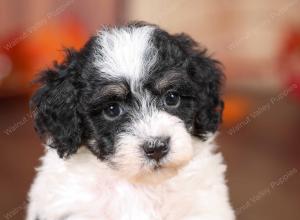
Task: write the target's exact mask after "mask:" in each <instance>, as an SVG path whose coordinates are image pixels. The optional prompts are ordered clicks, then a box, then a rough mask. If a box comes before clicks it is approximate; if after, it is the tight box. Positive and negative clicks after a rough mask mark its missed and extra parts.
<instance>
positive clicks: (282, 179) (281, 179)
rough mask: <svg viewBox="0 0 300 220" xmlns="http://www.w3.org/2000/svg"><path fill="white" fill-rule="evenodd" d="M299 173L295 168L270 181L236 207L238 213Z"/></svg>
mask: <svg viewBox="0 0 300 220" xmlns="http://www.w3.org/2000/svg"><path fill="white" fill-rule="evenodd" d="M297 173H298V170H297V169H296V168H293V169H291V170H288V171H287V172H286V173H285V174H284V175H282V176H281V177H279V178H278V179H275V180H273V181H271V182H270V183H269V185H267V186H266V187H265V188H263V189H262V190H260V191H258V192H257V193H256V194H255V195H253V196H252V197H251V198H249V199H248V200H247V201H246V202H245V203H244V204H243V205H241V206H240V207H238V208H237V209H235V213H236V215H237V216H238V215H240V214H241V213H242V212H244V211H246V210H247V209H249V208H251V207H252V206H253V205H254V204H255V203H257V202H258V201H260V200H262V199H264V198H266V197H267V196H270V195H271V193H272V192H273V191H274V190H276V189H277V188H279V187H280V186H282V185H283V184H285V183H286V182H288V181H289V180H290V178H292V177H293V176H294V175H295V174H297Z"/></svg>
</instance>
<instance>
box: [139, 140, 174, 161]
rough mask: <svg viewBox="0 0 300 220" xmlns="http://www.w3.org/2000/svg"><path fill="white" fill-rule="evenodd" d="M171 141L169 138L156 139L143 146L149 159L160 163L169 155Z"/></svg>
mask: <svg viewBox="0 0 300 220" xmlns="http://www.w3.org/2000/svg"><path fill="white" fill-rule="evenodd" d="M169 141H170V138H169V137H155V138H153V139H151V140H149V141H146V142H145V143H144V145H143V149H144V151H145V153H146V155H147V157H148V158H150V159H154V160H156V161H159V160H160V159H161V158H163V157H164V156H166V155H167V154H168V152H169Z"/></svg>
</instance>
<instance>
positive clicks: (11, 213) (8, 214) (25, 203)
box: [3, 201, 28, 220]
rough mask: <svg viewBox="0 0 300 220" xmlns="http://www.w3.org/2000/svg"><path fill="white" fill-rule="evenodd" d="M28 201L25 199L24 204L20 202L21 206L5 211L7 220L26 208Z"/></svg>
mask: <svg viewBox="0 0 300 220" xmlns="http://www.w3.org/2000/svg"><path fill="white" fill-rule="evenodd" d="M27 204H28V201H24V202H23V203H22V204H20V205H19V206H17V207H15V208H13V209H12V210H10V211H9V212H7V213H5V214H4V215H3V217H4V218H5V219H6V220H9V219H11V218H13V217H14V216H16V215H17V214H19V213H20V212H21V211H23V210H25V209H26V207H27Z"/></svg>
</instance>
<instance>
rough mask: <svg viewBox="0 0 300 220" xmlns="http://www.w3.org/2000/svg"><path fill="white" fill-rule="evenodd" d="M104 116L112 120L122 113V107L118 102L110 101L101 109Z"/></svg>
mask: <svg viewBox="0 0 300 220" xmlns="http://www.w3.org/2000/svg"><path fill="white" fill-rule="evenodd" d="M103 114H104V117H106V118H107V119H109V120H114V119H116V118H118V117H119V116H120V115H121V114H122V108H121V107H120V105H119V104H118V103H111V104H109V105H108V106H107V107H106V108H104V109H103Z"/></svg>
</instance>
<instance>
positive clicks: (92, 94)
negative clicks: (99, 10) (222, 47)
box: [32, 24, 222, 181]
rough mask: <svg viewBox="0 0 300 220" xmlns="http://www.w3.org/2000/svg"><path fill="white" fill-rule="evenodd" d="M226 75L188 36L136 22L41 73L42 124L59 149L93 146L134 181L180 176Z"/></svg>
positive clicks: (38, 103)
mask: <svg viewBox="0 0 300 220" xmlns="http://www.w3.org/2000/svg"><path fill="white" fill-rule="evenodd" d="M221 77H222V73H221V71H220V69H219V68H218V64H217V62H216V61H214V60H212V59H210V58H209V57H207V56H206V55H205V51H203V50H202V51H201V50H200V49H199V48H198V47H197V44H196V43H195V42H194V41H193V40H192V39H191V38H189V37H188V36H186V35H183V34H181V35H169V34H168V33H167V32H165V31H163V30H161V29H159V28H158V27H156V26H152V25H145V24H132V25H128V26H125V27H121V28H114V29H107V30H104V31H102V32H99V33H98V34H97V35H96V36H94V37H93V38H91V39H90V41H89V42H88V43H87V44H86V45H85V47H84V48H83V49H82V50H81V51H79V52H74V51H73V52H70V53H69V54H68V57H67V59H66V61H65V62H64V63H62V64H60V65H57V66H56V67H55V68H54V69H52V70H47V71H45V72H44V73H43V74H42V77H41V82H42V83H44V85H43V87H41V89H40V90H39V91H38V92H37V93H36V94H35V96H34V97H33V99H32V105H33V107H37V110H38V111H37V115H36V128H37V131H38V132H39V134H41V135H45V136H46V137H48V138H51V140H52V143H51V147H53V148H56V149H57V151H58V153H59V155H60V156H61V157H63V156H69V155H71V154H74V153H76V152H77V149H78V148H79V147H80V146H82V147H87V148H88V149H89V150H90V151H91V152H92V153H93V154H94V155H95V156H97V157H98V158H99V159H100V160H101V161H102V162H103V163H106V164H107V165H108V167H110V169H113V170H115V171H116V172H118V173H119V174H120V175H122V176H124V177H125V178H128V179H131V180H134V181H153V180H154V181H159V180H161V179H164V178H166V177H169V176H172V175H174V174H176V171H177V170H178V169H179V168H180V167H182V166H184V165H185V164H186V163H188V161H190V160H191V159H192V157H193V155H194V151H195V149H194V146H193V145H192V141H191V140H192V137H193V136H195V137H197V138H199V140H202V141H204V140H205V137H206V135H207V134H208V133H213V132H215V131H216V129H217V126H218V123H219V121H220V118H221V115H220V114H221V112H220V110H218V109H220V107H222V101H221V100H220V99H219V87H220V82H221Z"/></svg>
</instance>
